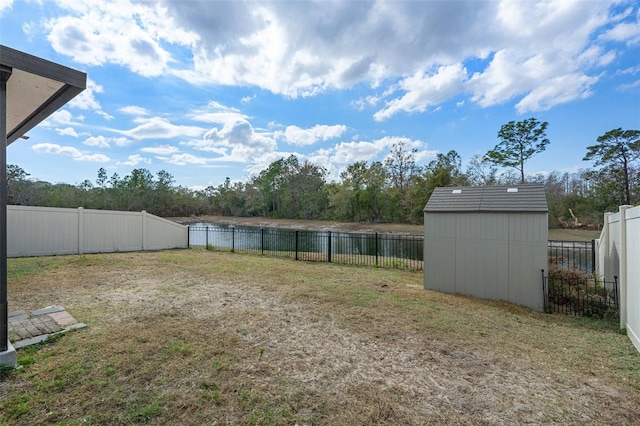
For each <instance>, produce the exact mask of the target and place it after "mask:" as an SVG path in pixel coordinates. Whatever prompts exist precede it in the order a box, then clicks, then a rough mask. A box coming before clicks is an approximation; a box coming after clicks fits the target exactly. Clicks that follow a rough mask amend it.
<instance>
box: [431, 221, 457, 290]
mask: <svg viewBox="0 0 640 426" xmlns="http://www.w3.org/2000/svg"><path fill="white" fill-rule="evenodd" d="M428 221H429V225H428V226H427V223H426V222H425V234H424V240H425V247H424V269H425V270H429V271H433V273H431V274H429V276H428V278H427V274H425V279H428V280H429V287H428V288H430V289H432V290H437V291H442V292H446V291H447V289H448V288H449V283H451V282H454V283H455V281H456V280H455V272H456V264H455V259H456V257H455V253H456V241H455V239H452V238H451V235H455V232H456V219H455V217H453V216H448V215H440V214H438V215H431V216H430V217H429V218H428ZM427 241H429V244H426V242H427Z"/></svg>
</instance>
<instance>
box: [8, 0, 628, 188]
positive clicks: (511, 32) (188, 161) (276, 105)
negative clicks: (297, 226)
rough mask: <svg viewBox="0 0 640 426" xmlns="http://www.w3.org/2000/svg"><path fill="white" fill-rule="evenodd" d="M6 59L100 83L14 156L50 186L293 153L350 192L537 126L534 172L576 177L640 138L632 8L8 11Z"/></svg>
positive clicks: (362, 5) (518, 4)
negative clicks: (362, 170)
mask: <svg viewBox="0 0 640 426" xmlns="http://www.w3.org/2000/svg"><path fill="white" fill-rule="evenodd" d="M0 43H2V44H3V45H6V46H9V47H12V48H14V49H18V50H21V51H24V52H27V53H30V54H32V55H35V56H39V57H42V58H45V59H48V60H51V61H54V62H58V63H61V64H63V65H66V66H69V67H72V68H75V69H78V70H81V71H84V72H86V73H87V75H88V87H87V90H85V91H84V92H83V93H82V94H81V95H80V96H78V97H77V98H76V99H74V100H73V101H72V102H71V103H69V104H68V105H67V106H66V107H64V108H63V109H62V110H60V111H58V112H57V113H56V114H54V115H53V116H51V117H50V118H49V119H48V120H47V121H45V122H44V123H42V124H40V125H39V126H37V127H36V128H35V129H33V130H31V131H30V132H29V134H28V135H29V139H28V140H18V141H16V142H15V143H13V144H12V145H10V146H9V148H8V152H7V161H8V162H9V163H13V164H18V165H19V166H21V167H22V168H23V169H25V170H26V171H27V172H29V173H30V174H31V176H32V177H33V178H37V179H41V180H46V181H49V182H53V183H58V182H65V183H71V184H76V183H80V182H81V181H83V180H85V179H89V180H91V181H95V179H96V176H97V171H98V169H99V168H101V167H103V168H105V169H106V170H107V174H108V175H109V176H111V175H113V174H114V173H118V175H120V177H124V176H125V175H127V174H129V173H130V172H131V170H132V169H134V168H146V169H148V170H149V171H151V172H152V173H154V174H155V173H157V172H158V171H159V170H166V171H168V172H170V173H171V174H172V175H173V176H174V177H175V179H176V184H178V185H181V186H186V187H190V188H194V189H200V188H204V187H207V186H209V185H213V186H217V185H219V184H221V183H222V182H223V181H224V179H225V178H226V177H229V178H230V179H231V180H233V181H235V180H243V179H246V178H247V177H249V176H251V175H255V174H257V173H259V172H260V170H263V169H264V168H265V167H266V166H267V165H268V164H269V163H270V162H272V161H275V160H277V159H279V158H281V157H287V156H289V155H290V154H295V155H297V156H298V157H299V158H300V159H301V160H309V161H311V162H313V163H315V164H318V165H321V166H323V167H325V168H326V169H327V171H328V172H329V179H334V180H338V179H339V173H340V171H342V170H344V168H346V166H347V165H349V164H352V163H353V162H356V161H376V160H384V158H385V156H387V155H388V153H389V149H390V147H391V146H392V145H393V144H394V143H395V142H398V141H404V142H405V144H406V145H407V146H408V147H411V148H416V149H417V150H418V153H417V156H416V157H417V160H418V163H419V164H426V163H428V162H429V161H430V160H431V159H433V157H434V156H435V155H436V154H437V153H439V152H442V153H446V152H448V151H449V150H456V151H457V152H458V153H459V154H460V155H461V156H462V158H463V161H465V162H466V161H468V160H469V159H470V158H471V157H472V156H474V155H478V154H480V155H481V154H484V153H486V152H487V151H488V150H489V149H491V148H493V147H494V146H495V145H496V144H497V143H498V142H499V141H498V139H497V136H496V135H497V132H498V130H499V129H500V126H501V125H503V124H505V123H507V122H509V121H512V120H516V121H518V120H524V119H526V118H529V117H535V118H536V119H538V120H540V121H547V122H549V127H548V129H547V136H548V138H549V139H550V141H551V143H550V144H549V146H548V147H547V150H546V151H545V152H543V153H542V154H539V155H538V156H536V157H535V158H533V159H531V160H530V161H529V162H528V163H527V164H526V166H525V172H526V173H528V174H532V173H547V172H550V171H553V170H557V171H561V172H565V171H567V172H574V171H577V170H578V169H580V168H586V167H588V166H589V165H590V164H589V163H586V162H583V161H582V158H583V157H584V155H585V154H586V151H587V150H586V148H587V146H589V145H593V144H594V143H595V142H596V138H597V137H598V136H600V135H602V134H604V133H605V132H607V131H609V130H611V129H615V128H618V127H622V128H623V129H640V3H639V2H637V1H568V0H557V1H544V2H538V1H467V2H465V1H448V2H446V1H422V2H421V1H411V2H403V1H393V2H364V1H358V2H356V1H343V2H327V1H322V2H282V1H280V2H213V1H143V2H135V1H129V0H118V1H104V0H98V1H84V0H59V1H54V0H43V1H36V0H34V1H21V0H0Z"/></svg>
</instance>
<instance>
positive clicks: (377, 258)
mask: <svg viewBox="0 0 640 426" xmlns="http://www.w3.org/2000/svg"><path fill="white" fill-rule="evenodd" d="M378 266H379V265H378V233H377V232H376V268H377V267H378Z"/></svg>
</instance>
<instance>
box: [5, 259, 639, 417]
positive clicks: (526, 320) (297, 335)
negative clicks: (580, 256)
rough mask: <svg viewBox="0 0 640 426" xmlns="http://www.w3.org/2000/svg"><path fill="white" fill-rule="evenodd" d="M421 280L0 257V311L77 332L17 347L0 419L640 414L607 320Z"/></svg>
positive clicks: (363, 271) (629, 361)
mask: <svg viewBox="0 0 640 426" xmlns="http://www.w3.org/2000/svg"><path fill="white" fill-rule="evenodd" d="M421 286H422V274H421V273H415V272H407V271H390V270H380V269H373V268H364V267H349V266H340V265H334V264H325V263H306V262H295V261H292V260H285V259H275V258H267V257H259V256H247V255H242V254H233V253H220V252H215V253H214V252H207V251H204V250H174V251H164V252H153V253H116V254H103V255H85V256H59V257H48V258H26V259H11V260H9V310H10V311H14V310H18V309H24V310H34V309H38V308H42V307H44V306H49V305H63V306H64V307H65V308H66V309H67V310H68V311H69V312H70V313H71V314H72V315H74V316H75V317H76V319H77V320H79V321H82V322H84V323H86V324H88V328H86V329H83V330H80V331H76V332H72V333H69V334H67V335H64V336H62V337H60V338H59V339H55V340H54V341H53V342H51V343H47V344H43V345H40V346H38V347H29V348H24V349H20V350H19V351H18V357H19V359H20V362H21V363H22V364H23V368H22V369H19V370H13V371H11V372H6V371H4V372H2V374H1V376H2V382H1V383H0V424H12V425H14V424H15V425H35V424H70V425H79V424H137V423H147V424H180V425H189V424H193V425H201V424H261V425H266V424H273V425H275V424H291V425H293V424H300V425H302V424H306V425H317V424H332V425H333V424H336V425H337V424H340V425H343V424H344V425H367V424H371V425H373V424H406V425H408V424H429V423H435V424H522V423H535V424H540V423H562V424H628V425H632V424H638V423H639V422H640V355H639V354H638V353H637V352H636V350H635V348H633V346H632V344H631V343H630V342H629V340H628V339H627V337H626V336H624V335H622V334H620V333H619V332H618V330H617V328H616V327H615V326H612V325H610V324H607V323H603V322H598V321H591V320H581V319H576V318H566V317H559V316H552V315H546V314H539V313H534V312H531V311H529V310H527V309H524V308H521V307H517V306H513V305H510V304H506V303H498V302H488V301H480V300H476V299H472V298H466V297H459V296H451V295H444V294H439V293H436V292H431V291H425V290H423V289H422V288H421Z"/></svg>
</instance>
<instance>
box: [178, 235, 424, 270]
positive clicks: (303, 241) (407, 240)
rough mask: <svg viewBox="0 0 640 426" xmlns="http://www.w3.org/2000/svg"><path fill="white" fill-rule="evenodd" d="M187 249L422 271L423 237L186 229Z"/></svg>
mask: <svg viewBox="0 0 640 426" xmlns="http://www.w3.org/2000/svg"><path fill="white" fill-rule="evenodd" d="M189 246H190V247H191V246H205V247H206V248H207V249H209V250H219V251H233V252H243V253H253V254H259V255H267V256H279V257H288V258H293V259H295V260H307V261H315V262H334V263H343V264H351V265H363V266H375V267H381V268H396V269H411V270H422V268H423V250H424V237H423V236H422V235H397V234H378V233H370V234H365V233H347V232H332V231H326V232H325V231H303V230H292V229H280V228H250V227H242V228H235V227H228V228H227V227H219V226H190V227H189Z"/></svg>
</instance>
